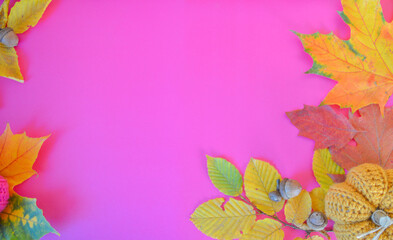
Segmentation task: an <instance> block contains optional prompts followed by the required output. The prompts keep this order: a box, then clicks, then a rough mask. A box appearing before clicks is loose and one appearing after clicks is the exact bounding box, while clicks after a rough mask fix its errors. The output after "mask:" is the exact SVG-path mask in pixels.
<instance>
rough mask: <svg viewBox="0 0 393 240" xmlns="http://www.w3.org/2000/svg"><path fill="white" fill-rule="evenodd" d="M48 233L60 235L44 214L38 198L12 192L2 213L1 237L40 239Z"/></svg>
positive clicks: (0, 219) (0, 218)
mask: <svg viewBox="0 0 393 240" xmlns="http://www.w3.org/2000/svg"><path fill="white" fill-rule="evenodd" d="M48 233H55V234H57V235H59V233H58V232H57V231H56V230H55V229H53V228H52V226H51V225H50V224H49V223H48V221H47V220H46V219H45V217H44V216H43V215H42V210H41V209H39V208H38V207H37V205H36V199H31V198H24V197H21V196H19V195H17V194H16V193H11V196H10V199H9V203H8V205H7V207H6V208H5V209H4V210H3V211H2V212H1V213H0V238H1V239H25V240H30V239H40V238H41V237H42V236H44V235H46V234H48Z"/></svg>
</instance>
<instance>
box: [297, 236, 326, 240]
mask: <svg viewBox="0 0 393 240" xmlns="http://www.w3.org/2000/svg"><path fill="white" fill-rule="evenodd" d="M294 240H323V237H320V236H317V235H314V236H311V237H309V238H300V237H297V238H295V239H294Z"/></svg>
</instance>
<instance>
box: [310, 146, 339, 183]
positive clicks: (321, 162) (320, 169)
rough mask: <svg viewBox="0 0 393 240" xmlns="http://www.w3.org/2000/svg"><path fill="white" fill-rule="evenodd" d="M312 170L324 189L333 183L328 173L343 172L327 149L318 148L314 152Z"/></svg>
mask: <svg viewBox="0 0 393 240" xmlns="http://www.w3.org/2000/svg"><path fill="white" fill-rule="evenodd" d="M312 170H313V171H314V176H315V178H316V179H317V182H318V183H319V185H320V186H321V187H322V188H323V189H325V190H328V189H329V187H330V186H331V185H332V184H333V183H334V182H333V180H332V179H331V177H329V175H328V174H345V171H344V169H343V168H342V167H340V166H339V165H337V163H335V162H334V161H333V160H332V156H331V155H330V152H329V150H328V149H318V150H316V151H315V152H314V156H313V163H312Z"/></svg>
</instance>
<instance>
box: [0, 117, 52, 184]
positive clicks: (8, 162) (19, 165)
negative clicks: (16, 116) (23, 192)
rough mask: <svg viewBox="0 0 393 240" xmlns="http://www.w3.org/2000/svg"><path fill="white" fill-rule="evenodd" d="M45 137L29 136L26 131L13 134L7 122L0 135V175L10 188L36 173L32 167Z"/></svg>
mask: <svg viewBox="0 0 393 240" xmlns="http://www.w3.org/2000/svg"><path fill="white" fill-rule="evenodd" d="M47 138H48V137H40V138H30V137H27V136H26V133H23V134H15V135H14V134H13V133H12V131H11V129H10V126H9V125H8V124H7V127H6V129H5V131H4V133H3V134H2V135H1V136H0V175H1V176H3V177H4V178H5V179H7V181H8V184H9V186H10V189H12V188H13V187H14V186H16V185H18V184H20V183H22V182H24V181H25V180H27V179H28V178H30V177H31V176H33V175H34V174H36V171H34V170H33V168H32V167H33V164H34V162H35V160H36V158H37V155H38V152H39V150H40V148H41V145H42V144H43V143H44V141H45V140H46V139H47Z"/></svg>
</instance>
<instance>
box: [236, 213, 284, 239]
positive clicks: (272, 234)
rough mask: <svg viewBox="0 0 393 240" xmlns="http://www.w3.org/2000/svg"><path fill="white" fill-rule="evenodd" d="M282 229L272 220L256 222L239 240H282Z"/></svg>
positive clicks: (266, 219)
mask: <svg viewBox="0 0 393 240" xmlns="http://www.w3.org/2000/svg"><path fill="white" fill-rule="evenodd" d="M282 228H283V226H282V224H281V223H279V222H277V221H275V220H273V219H270V218H265V219H263V220H258V221H257V222H256V223H255V225H254V226H253V227H252V229H251V230H250V231H249V232H247V233H246V234H245V235H244V236H243V237H242V238H241V240H261V239H264V240H283V239H284V231H283V230H282Z"/></svg>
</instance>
